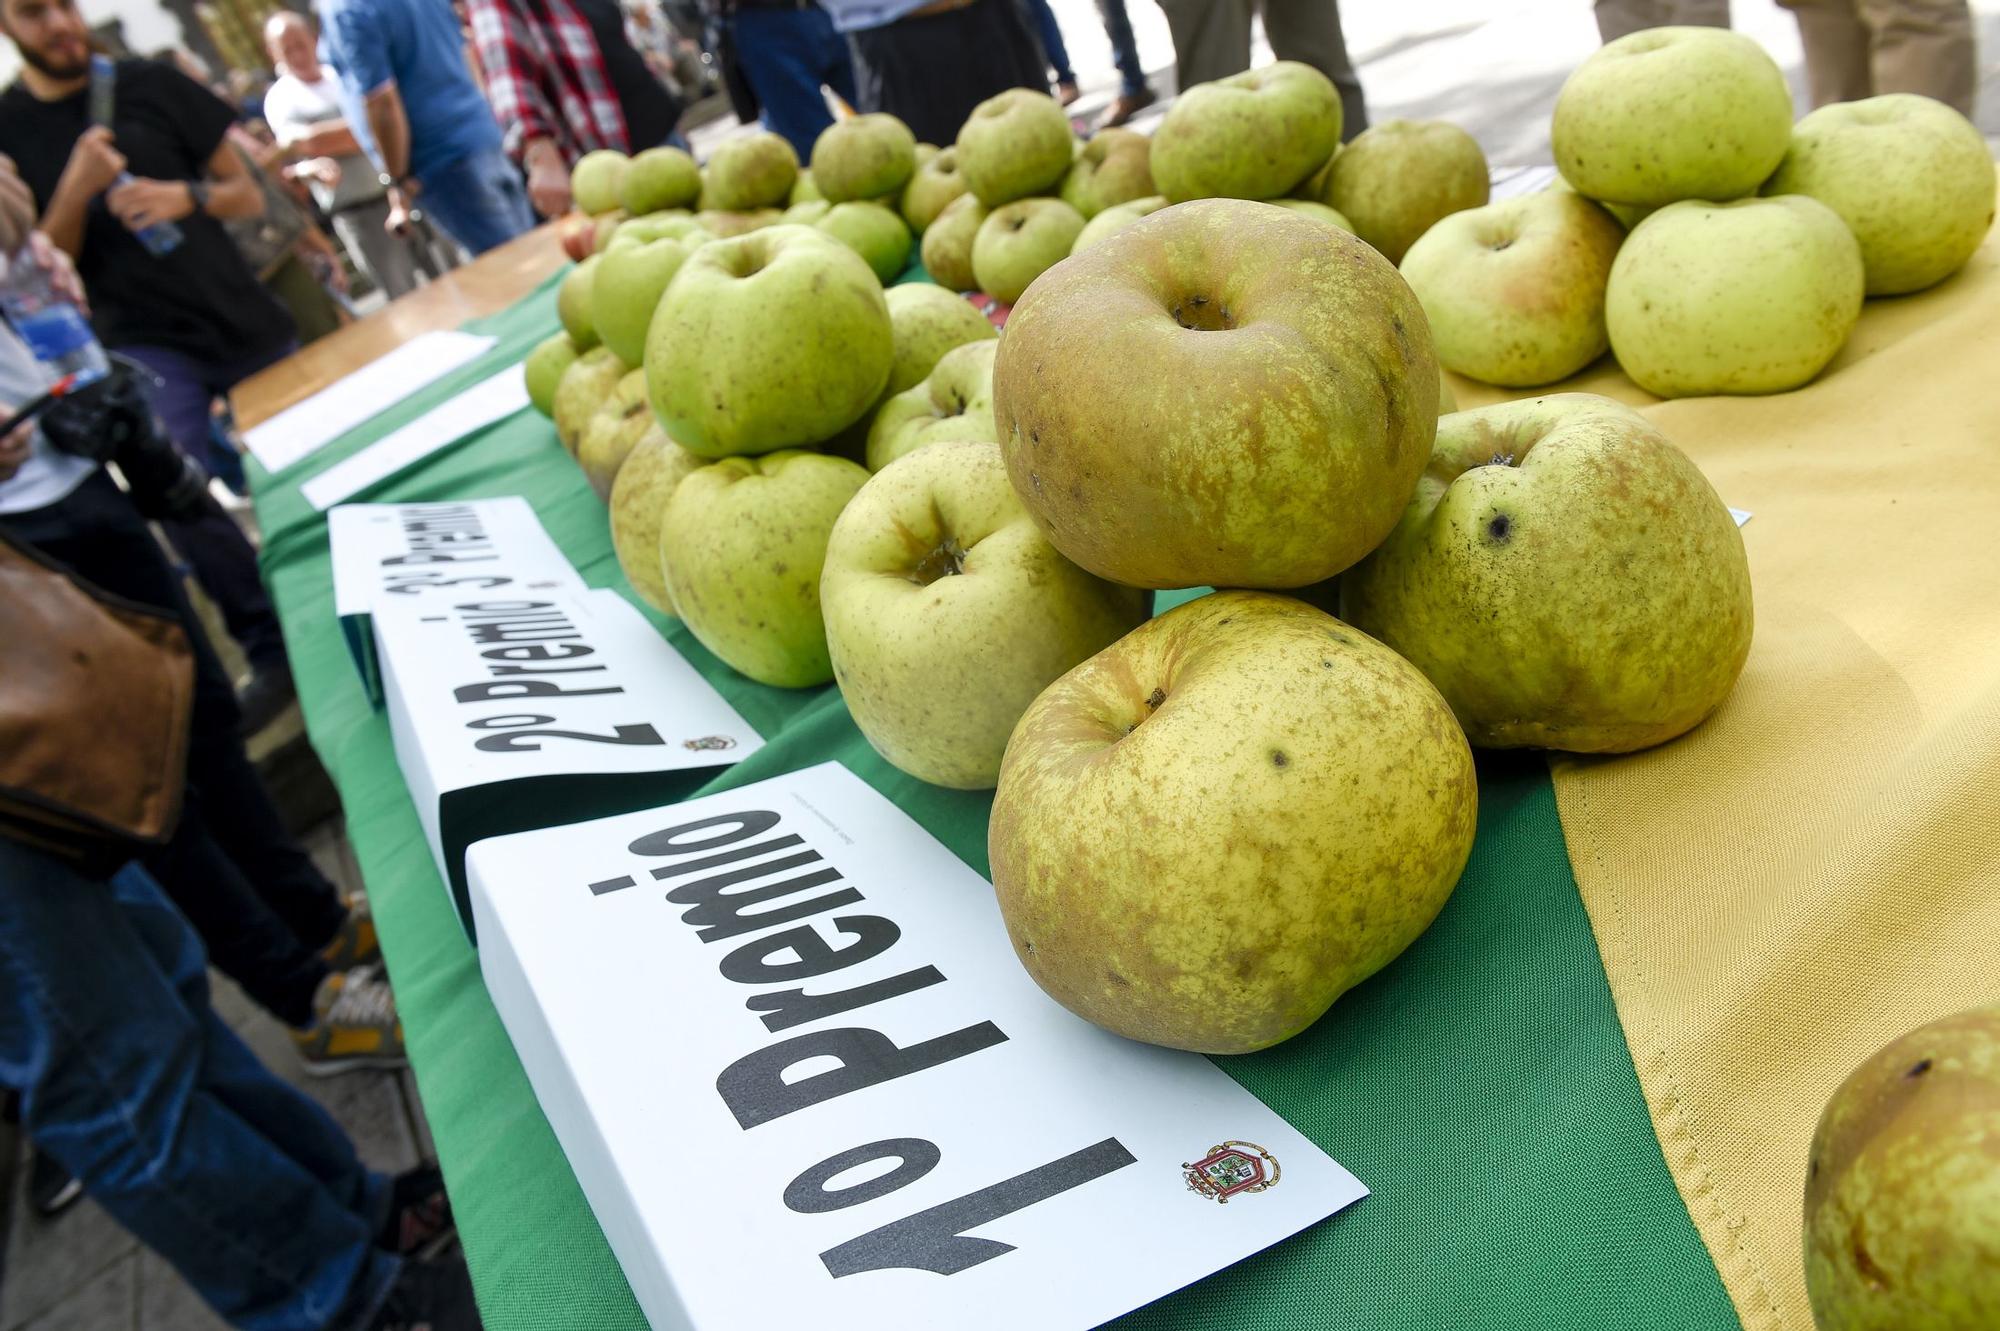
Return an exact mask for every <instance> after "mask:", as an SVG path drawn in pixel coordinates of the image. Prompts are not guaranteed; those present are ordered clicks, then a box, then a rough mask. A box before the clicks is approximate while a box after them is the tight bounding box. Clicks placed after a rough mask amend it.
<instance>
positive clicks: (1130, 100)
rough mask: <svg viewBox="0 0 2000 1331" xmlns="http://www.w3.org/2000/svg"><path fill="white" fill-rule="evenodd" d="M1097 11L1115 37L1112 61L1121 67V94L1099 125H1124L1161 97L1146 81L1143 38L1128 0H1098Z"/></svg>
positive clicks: (1105, 27) (1119, 78)
mask: <svg viewBox="0 0 2000 1331" xmlns="http://www.w3.org/2000/svg"><path fill="white" fill-rule="evenodd" d="M1097 13H1098V16H1099V17H1100V18H1102V19H1103V20H1104V35H1105V36H1106V37H1109V38H1110V39H1111V61H1112V63H1113V64H1114V65H1116V66H1117V67H1118V96H1117V98H1116V100H1114V101H1113V102H1112V103H1111V107H1110V109H1109V110H1107V111H1106V112H1105V113H1104V118H1103V119H1102V120H1100V121H1099V122H1098V128H1100V129H1110V128H1113V127H1114V126H1117V125H1122V124H1124V123H1125V122H1126V121H1128V120H1130V119H1131V118H1132V117H1133V116H1136V115H1138V114H1139V113H1140V112H1141V111H1143V110H1145V109H1146V108H1147V107H1149V106H1151V105H1152V104H1153V103H1154V102H1156V101H1158V100H1159V95H1158V94H1157V93H1155V92H1154V91H1153V88H1152V85H1151V84H1149V83H1147V82H1146V66H1145V65H1144V64H1142V63H1140V60H1139V39H1138V37H1137V36H1135V35H1134V34H1133V32H1132V16H1131V15H1130V14H1129V13H1127V12H1126V10H1125V0H1097Z"/></svg>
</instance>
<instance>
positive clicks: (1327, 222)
mask: <svg viewBox="0 0 2000 1331" xmlns="http://www.w3.org/2000/svg"><path fill="white" fill-rule="evenodd" d="M1271 202H1272V203H1275V204H1277V205H1278V206H1279V207H1280V208H1289V209H1291V210H1292V211H1293V212H1295V213H1297V214H1298V215H1299V216H1300V217H1310V218H1312V220H1313V221H1315V222H1318V223H1321V224H1322V225H1324V226H1330V227H1333V228H1335V229H1336V230H1340V231H1345V232H1347V233H1348V234H1350V235H1352V234H1353V232H1354V223H1352V222H1350V221H1348V220H1347V218H1346V217H1345V216H1344V215H1343V214H1342V213H1341V211H1340V209H1338V208H1330V207H1328V206H1327V205H1326V204H1323V203H1315V202H1313V201H1312V200H1311V199H1273V200H1271Z"/></svg>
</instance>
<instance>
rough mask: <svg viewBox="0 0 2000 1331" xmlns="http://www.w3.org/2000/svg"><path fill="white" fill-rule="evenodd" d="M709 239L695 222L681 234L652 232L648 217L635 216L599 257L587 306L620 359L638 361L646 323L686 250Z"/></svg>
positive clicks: (599, 332)
mask: <svg viewBox="0 0 2000 1331" xmlns="http://www.w3.org/2000/svg"><path fill="white" fill-rule="evenodd" d="M708 239H709V237H708V236H707V234H706V233H705V232H703V231H700V230H698V229H693V228H689V229H686V230H684V231H683V233H682V235H681V237H680V238H679V239H676V238H675V237H673V236H669V235H657V236H656V235H654V233H653V231H652V228H651V227H649V226H648V224H647V222H646V219H644V218H634V219H633V220H632V221H630V222H627V223H626V224H625V226H624V228H623V229H621V230H620V232H619V234H618V238H617V239H616V240H614V241H612V242H611V248H610V249H608V250H606V251H605V252H604V254H603V255H602V256H601V257H600V258H599V259H598V261H597V277H596V279H595V281H594V282H593V284H592V292H591V298H590V309H591V313H592V315H593V316H594V317H595V320H596V324H597V335H598V337H600V338H601V339H603V342H604V345H605V346H607V347H610V348H611V349H612V350H613V351H615V352H617V353H618V359H620V360H622V361H624V362H625V363H626V364H627V365H637V364H639V363H640V361H641V360H642V359H643V358H644V357H645V354H646V329H647V328H648V327H650V326H651V325H652V322H653V311H654V309H655V308H657V307H658V305H659V303H660V297H661V296H663V295H665V294H666V290H667V284H668V283H670V282H672V281H673V280H674V274H675V273H677V272H679V271H680V269H681V265H682V264H683V263H685V262H687V256H688V255H690V254H692V253H694V252H695V250H697V249H699V248H700V247H701V246H702V244H704V243H705V242H706V241H707V240H708Z"/></svg>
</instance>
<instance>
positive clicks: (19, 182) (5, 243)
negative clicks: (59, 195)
mask: <svg viewBox="0 0 2000 1331" xmlns="http://www.w3.org/2000/svg"><path fill="white" fill-rule="evenodd" d="M34 224H35V195H34V192H33V191H32V190H30V189H29V188H28V182H27V181H25V180H23V179H21V173H20V171H19V170H18V169H17V168H16V167H15V165H14V159H13V158H11V157H9V156H7V155H6V154H5V153H0V251H4V252H5V253H7V254H12V253H13V252H14V251H15V250H18V249H20V248H21V241H22V239H23V238H24V237H25V236H27V234H28V228H30V227H32V226H33V225H34Z"/></svg>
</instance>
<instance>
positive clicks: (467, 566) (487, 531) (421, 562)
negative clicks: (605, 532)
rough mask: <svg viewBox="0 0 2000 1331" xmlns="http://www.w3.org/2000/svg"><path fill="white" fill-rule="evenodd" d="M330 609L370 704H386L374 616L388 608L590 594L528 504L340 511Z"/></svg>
mask: <svg viewBox="0 0 2000 1331" xmlns="http://www.w3.org/2000/svg"><path fill="white" fill-rule="evenodd" d="M326 525H327V537H328V540H329V542H330V545H331V548H332V551H333V610H334V613H335V614H336V615H337V616H339V618H340V629H341V632H342V634H343V635H345V637H346V638H347V649H348V651H349V653H350V654H351V655H352V656H353V657H354V665H355V668H356V669H357V670H359V671H360V672H361V684H362V688H363V689H364V690H365V691H366V692H367V694H368V698H369V701H371V702H375V703H380V702H381V701H382V680H381V673H380V671H379V669H378V668H377V666H376V662H375V634H374V629H373V628H372V627H371V626H370V623H369V616H370V615H371V614H372V613H373V612H374V609H375V607H376V606H377V605H378V604H381V603H383V602H394V601H407V600H414V599H417V598H420V597H426V596H448V597H456V598H458V599H460V600H464V599H466V598H467V597H469V596H472V595H473V594H475V593H477V594H488V593H491V594H496V595H505V596H513V595H522V594H526V595H542V594H544V593H548V592H555V591H562V592H570V593H578V594H580V593H582V592H585V591H588V590H589V588H588V587H586V586H585V585H584V581H583V579H582V577H581V576H579V575H578V573H577V571H576V570H575V569H574V568H572V567H571V566H570V562H569V560H567V559H565V558H564V557H563V553H562V551H561V550H559V549H557V548H556V543H555V542H554V541H552V540H550V539H549V534H548V533H547V532H546V531H544V530H543V529H542V524H541V523H540V521H538V520H537V519H536V517H535V510H534V509H533V508H531V507H530V506H529V504H528V501H527V500H525V499H522V498H520V497H519V496H515V495H510V496H507V497H506V498H502V499H465V500H458V501H455V502H451V503H439V504H343V505H341V506H340V507H339V508H336V509H334V510H333V512H331V513H329V514H328V515H327V524H326Z"/></svg>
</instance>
